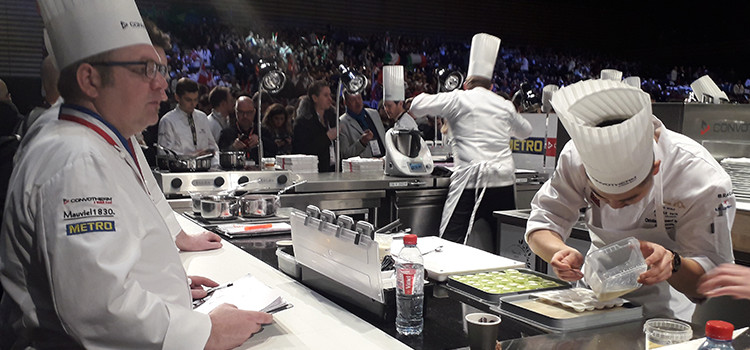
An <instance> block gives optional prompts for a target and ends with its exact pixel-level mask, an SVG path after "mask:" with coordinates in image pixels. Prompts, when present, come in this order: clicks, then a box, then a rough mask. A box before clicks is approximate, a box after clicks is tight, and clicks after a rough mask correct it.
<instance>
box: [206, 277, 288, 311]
mask: <svg viewBox="0 0 750 350" xmlns="http://www.w3.org/2000/svg"><path fill="white" fill-rule="evenodd" d="M225 303H226V304H232V305H234V306H236V307H237V308H238V309H240V310H248V311H262V312H274V311H280V310H283V309H286V308H289V307H291V304H289V303H287V302H286V301H285V300H284V298H282V297H281V295H280V294H279V293H278V291H276V290H274V289H272V288H270V287H269V286H267V285H265V284H264V283H263V282H261V281H259V280H258V279H257V278H255V277H254V276H252V275H251V274H247V275H245V276H244V277H242V278H240V279H238V280H236V281H234V282H233V284H232V286H231V287H227V288H222V289H219V290H217V291H215V292H213V293H212V294H211V295H210V296H208V297H207V298H206V301H205V302H204V303H203V304H201V305H200V306H198V307H197V308H195V311H198V312H202V313H204V314H207V313H209V312H211V310H213V309H215V308H216V307H217V306H219V305H221V304H225Z"/></svg>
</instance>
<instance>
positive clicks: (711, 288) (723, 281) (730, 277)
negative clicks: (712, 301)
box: [698, 264, 750, 299]
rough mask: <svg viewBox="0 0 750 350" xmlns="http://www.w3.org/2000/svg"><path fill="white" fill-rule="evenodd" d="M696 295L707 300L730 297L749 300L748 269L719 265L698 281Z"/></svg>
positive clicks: (732, 265) (749, 270)
mask: <svg viewBox="0 0 750 350" xmlns="http://www.w3.org/2000/svg"><path fill="white" fill-rule="evenodd" d="M698 293H701V294H703V295H705V296H706V297H709V298H713V297H718V296H722V295H731V296H732V297H734V298H737V299H739V298H743V299H750V267H745V266H740V265H735V264H721V265H719V266H718V267H716V268H715V269H713V270H711V271H708V272H706V274H704V275H703V276H702V277H701V278H700V279H699V280H698Z"/></svg>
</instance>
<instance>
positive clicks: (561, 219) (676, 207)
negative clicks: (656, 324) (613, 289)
mask: <svg viewBox="0 0 750 350" xmlns="http://www.w3.org/2000/svg"><path fill="white" fill-rule="evenodd" d="M552 106H553V107H554V108H555V111H557V115H558V117H559V118H560V120H561V121H562V123H563V126H565V129H566V130H567V131H568V133H569V134H570V136H571V139H572V142H568V143H567V144H566V145H565V147H564V148H563V150H562V152H561V153H560V157H559V160H558V163H557V169H556V170H555V173H554V175H553V176H552V178H551V179H550V180H549V181H547V182H546V183H545V184H544V185H543V186H542V188H541V189H540V190H539V192H537V194H536V196H535V197H534V199H533V200H532V202H531V208H532V211H531V216H530V217H529V221H528V224H527V227H526V241H527V242H528V244H529V246H530V247H531V249H532V250H533V251H534V253H536V254H537V255H539V256H540V257H541V258H542V259H544V260H545V261H547V262H549V263H550V265H551V266H552V268H553V270H554V271H555V273H557V275H558V276H559V277H561V278H562V279H565V280H568V281H573V280H578V279H580V278H581V277H582V274H581V268H583V269H585V268H586V266H582V264H583V262H584V257H583V256H582V255H581V253H580V252H578V251H577V250H575V249H574V248H571V247H570V246H567V245H566V244H565V243H564V241H565V240H566V239H567V238H568V237H569V236H570V232H571V228H572V227H573V225H574V224H575V223H576V221H577V220H578V217H579V209H583V208H585V210H586V222H587V226H588V229H589V234H590V237H591V249H596V248H601V247H602V246H604V245H606V244H609V243H613V242H616V241H619V240H621V239H624V238H627V237H635V238H636V239H638V240H639V241H640V242H641V246H640V248H641V252H642V254H643V256H644V257H645V258H646V264H648V266H649V269H648V271H646V272H644V273H643V274H641V275H640V276H639V282H640V283H642V284H643V287H641V288H640V289H637V290H636V291H634V292H631V293H629V294H626V295H625V296H624V298H626V299H629V300H633V301H635V302H637V303H639V304H641V305H643V309H644V315H645V316H646V317H655V316H664V317H676V318H680V319H683V320H690V318H691V314H692V312H693V310H694V308H695V304H693V302H691V300H690V299H693V300H696V301H697V300H699V299H701V298H703V296H702V295H701V294H700V293H698V291H697V284H698V281H699V279H700V277H701V276H703V275H704V274H705V273H706V272H707V271H710V270H711V269H713V268H714V267H716V266H717V265H719V264H722V263H729V262H732V261H733V260H734V257H733V254H732V242H731V236H730V229H731V227H732V223H733V222H734V217H735V211H736V208H735V197H734V195H733V193H732V183H731V181H730V179H729V176H728V175H727V173H726V172H725V171H724V170H723V169H722V168H721V166H720V165H719V164H718V163H717V162H716V161H715V160H714V158H713V157H712V156H711V154H709V152H708V151H706V149H704V148H703V147H702V146H700V145H699V144H697V143H696V142H695V141H693V140H691V139H689V138H687V137H685V136H683V135H681V134H678V133H675V132H672V131H670V130H668V129H667V128H665V127H664V125H663V124H662V123H661V121H659V119H657V118H656V117H654V116H652V115H651V103H650V99H649V96H648V94H646V93H644V92H642V91H641V90H639V89H638V88H634V87H631V86H628V85H627V84H624V83H621V82H619V81H610V80H589V81H583V82H579V83H576V84H573V85H570V86H567V87H564V88H562V89H560V90H559V91H557V92H555V94H554V95H553V96H552Z"/></svg>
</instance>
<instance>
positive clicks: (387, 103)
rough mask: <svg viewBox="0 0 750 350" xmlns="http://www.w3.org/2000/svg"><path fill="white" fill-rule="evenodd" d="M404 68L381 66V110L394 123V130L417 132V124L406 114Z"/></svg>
mask: <svg viewBox="0 0 750 350" xmlns="http://www.w3.org/2000/svg"><path fill="white" fill-rule="evenodd" d="M405 97H406V91H405V88H404V66H383V109H385V113H386V114H387V115H388V118H390V119H391V120H393V121H395V124H393V128H394V129H395V130H417V128H418V126H417V122H416V121H415V120H414V118H412V116H410V115H409V114H408V113H406V105H405V104H404V103H405V101H404V99H405Z"/></svg>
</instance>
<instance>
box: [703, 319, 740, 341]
mask: <svg viewBox="0 0 750 350" xmlns="http://www.w3.org/2000/svg"><path fill="white" fill-rule="evenodd" d="M733 332H734V325H733V324H731V323H729V322H725V321H719V320H711V321H708V322H706V336H707V337H709V338H712V339H718V340H732V333H733Z"/></svg>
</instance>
